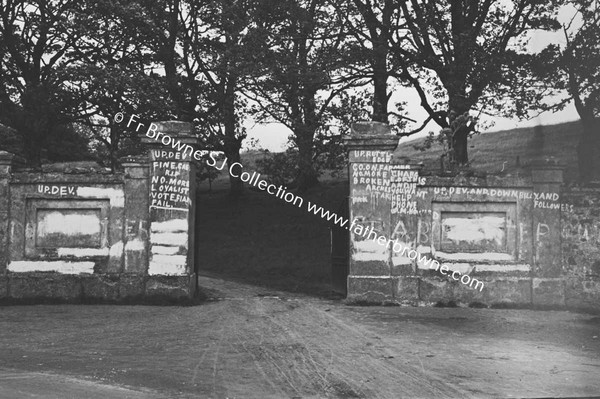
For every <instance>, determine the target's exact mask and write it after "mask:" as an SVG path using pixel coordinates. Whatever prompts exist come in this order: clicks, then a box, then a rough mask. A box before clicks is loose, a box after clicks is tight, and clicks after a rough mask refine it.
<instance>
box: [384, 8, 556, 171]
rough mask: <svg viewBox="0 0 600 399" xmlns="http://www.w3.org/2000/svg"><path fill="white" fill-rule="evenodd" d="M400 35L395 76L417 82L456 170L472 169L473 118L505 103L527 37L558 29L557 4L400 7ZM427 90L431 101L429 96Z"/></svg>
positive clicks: (395, 48)
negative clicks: (537, 31) (458, 167)
mask: <svg viewBox="0 0 600 399" xmlns="http://www.w3.org/2000/svg"><path fill="white" fill-rule="evenodd" d="M397 4H398V7H399V10H400V14H401V19H402V20H401V23H400V29H397V30H396V31H395V32H393V37H392V39H391V41H392V42H393V48H392V49H393V52H394V54H395V56H396V60H397V63H398V66H399V67H398V70H397V72H396V76H397V77H398V78H399V79H402V80H403V81H408V82H411V83H412V85H413V87H414V88H415V89H416V91H417V93H418V95H419V97H420V101H421V105H422V106H423V107H424V108H425V110H426V111H427V112H428V113H429V118H428V120H427V121H426V122H428V121H429V120H430V119H432V120H434V121H435V122H436V123H437V124H438V125H439V126H440V127H442V128H443V132H444V133H445V135H446V142H447V145H448V148H449V159H450V161H451V162H452V164H454V165H466V164H468V162H469V157H468V152H467V140H468V137H469V136H470V135H471V134H472V133H473V132H474V131H475V126H476V120H475V118H473V117H472V116H471V115H470V112H471V111H474V110H475V109H478V110H479V111H480V112H491V111H493V110H496V109H498V108H499V107H500V106H501V104H499V101H503V98H501V97H500V96H498V97H496V96H495V95H494V93H495V92H496V91H497V90H499V91H501V89H502V86H505V85H506V84H508V83H509V79H507V75H510V74H511V73H512V71H511V70H512V68H513V64H514V63H515V61H516V60H517V59H518V58H519V53H525V52H526V51H527V49H526V43H525V41H524V38H525V35H526V33H527V32H528V31H530V30H532V29H554V28H556V22H555V21H554V20H553V19H552V18H551V14H552V11H553V7H554V6H555V5H554V4H553V3H552V2H546V1H541V0H502V1H500V0H405V1H398V3H397ZM428 90H429V94H428Z"/></svg>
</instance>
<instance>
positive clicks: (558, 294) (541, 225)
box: [531, 162, 564, 305]
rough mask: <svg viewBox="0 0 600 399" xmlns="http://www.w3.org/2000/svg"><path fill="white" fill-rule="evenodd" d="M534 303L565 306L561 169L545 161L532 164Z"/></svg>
mask: <svg viewBox="0 0 600 399" xmlns="http://www.w3.org/2000/svg"><path fill="white" fill-rule="evenodd" d="M531 178H532V183H533V212H532V216H533V218H532V219H533V254H534V262H533V271H532V277H533V280H532V286H533V302H534V303H540V304H544V305H548V304H555V305H564V289H563V282H562V280H561V279H559V277H560V276H561V273H562V253H561V247H562V246H561V224H560V213H561V210H560V204H561V185H562V183H563V168H562V167H561V166H558V165H552V164H548V163H544V162H537V163H535V164H533V165H532V171H531Z"/></svg>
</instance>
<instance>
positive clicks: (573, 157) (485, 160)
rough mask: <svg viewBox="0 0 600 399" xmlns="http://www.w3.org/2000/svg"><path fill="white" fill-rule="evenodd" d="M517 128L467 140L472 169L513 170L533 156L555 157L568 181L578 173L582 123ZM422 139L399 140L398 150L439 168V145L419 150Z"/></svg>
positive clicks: (433, 168) (485, 170) (540, 157)
mask: <svg viewBox="0 0 600 399" xmlns="http://www.w3.org/2000/svg"><path fill="white" fill-rule="evenodd" d="M537 130H538V132H537V133H536V132H535V131H536V128H533V127H531V128H520V129H513V130H504V131H500V132H490V133H483V134H479V135H476V136H474V137H473V138H471V139H470V140H469V159H470V161H471V166H472V167H473V169H475V170H477V171H481V172H487V173H498V172H500V171H501V170H502V165H503V164H504V172H508V173H515V172H517V171H522V172H523V173H526V170H524V169H523V168H519V167H518V166H517V158H518V161H519V163H520V165H521V166H524V165H527V164H528V163H529V162H531V161H532V160H534V159H545V158H550V157H552V158H554V159H556V160H557V161H559V162H560V163H561V164H564V165H565V167H566V169H565V179H566V180H567V181H571V180H573V179H575V178H576V177H577V154H576V150H575V149H576V147H577V143H578V141H579V134H580V132H581V125H580V124H579V122H567V123H561V124H557V125H549V126H540V127H539V128H537ZM423 142H424V139H418V140H414V141H408V142H407V141H404V140H403V141H402V142H401V143H400V146H399V148H398V150H396V153H397V154H401V155H402V156H406V157H408V158H410V160H411V161H413V162H417V163H418V162H423V163H424V164H425V168H426V169H429V170H439V168H440V156H441V154H442V147H441V146H440V145H439V144H437V143H436V144H434V145H433V146H432V148H431V149H429V150H427V151H419V150H416V149H415V148H414V145H415V144H422V143H423Z"/></svg>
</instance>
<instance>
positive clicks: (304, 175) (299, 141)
mask: <svg viewBox="0 0 600 399" xmlns="http://www.w3.org/2000/svg"><path fill="white" fill-rule="evenodd" d="M294 133H295V135H296V145H297V146H298V176H297V177H296V184H297V185H298V190H299V191H300V192H304V191H306V190H308V189H309V188H311V187H314V186H316V185H317V184H319V175H318V173H317V171H316V170H315V166H314V164H313V155H314V143H313V136H314V130H311V129H309V128H306V127H304V128H303V129H302V131H299V132H294Z"/></svg>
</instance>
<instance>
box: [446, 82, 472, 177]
mask: <svg viewBox="0 0 600 399" xmlns="http://www.w3.org/2000/svg"><path fill="white" fill-rule="evenodd" d="M448 96H449V101H448V124H449V127H450V129H451V130H452V136H451V138H450V142H449V143H448V144H449V146H450V154H449V155H450V163H451V164H452V165H454V166H464V165H467V164H468V163H469V153H468V147H467V146H468V139H469V133H471V131H472V130H473V126H472V125H471V123H470V121H469V120H468V118H467V116H468V112H469V109H470V108H471V107H470V106H469V104H467V103H466V102H465V100H464V98H465V95H464V93H462V92H458V93H451V92H450V91H449V93H448Z"/></svg>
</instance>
